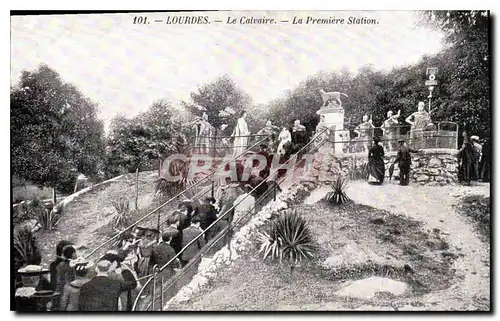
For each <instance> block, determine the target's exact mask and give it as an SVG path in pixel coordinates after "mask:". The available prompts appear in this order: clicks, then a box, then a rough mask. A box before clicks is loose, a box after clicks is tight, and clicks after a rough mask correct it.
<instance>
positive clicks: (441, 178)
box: [434, 176, 446, 182]
mask: <svg viewBox="0 0 500 321" xmlns="http://www.w3.org/2000/svg"><path fill="white" fill-rule="evenodd" d="M434 179H435V180H436V182H445V181H446V179H445V178H444V177H443V176H436V177H435V178H434Z"/></svg>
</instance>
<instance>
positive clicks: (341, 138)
mask: <svg viewBox="0 0 500 321" xmlns="http://www.w3.org/2000/svg"><path fill="white" fill-rule="evenodd" d="M316 114H318V115H324V116H325V123H326V125H327V126H328V127H330V128H332V127H333V126H335V133H334V139H335V144H334V149H335V153H343V150H344V147H345V144H347V143H348V142H349V140H350V137H349V131H348V130H344V108H343V107H342V106H338V105H333V106H332V105H329V106H327V107H322V108H321V109H320V110H318V111H317V112H316Z"/></svg>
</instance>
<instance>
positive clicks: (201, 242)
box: [182, 215, 205, 265]
mask: <svg viewBox="0 0 500 321" xmlns="http://www.w3.org/2000/svg"><path fill="white" fill-rule="evenodd" d="M200 223H201V219H200V217H199V216H197V215H195V216H193V218H192V219H191V225H190V226H189V227H188V228H187V229H185V230H184V231H182V247H183V248H184V247H186V246H187V245H188V244H189V243H190V242H191V241H193V240H194V239H195V238H196V237H198V235H200V234H202V233H203V230H202V229H201V228H200ZM203 246H205V239H204V238H203V236H201V237H199V238H198V239H197V240H196V241H194V242H193V243H192V244H191V245H190V246H189V247H188V248H186V249H185V250H184V252H183V253H182V260H183V265H185V264H187V263H188V262H189V261H190V260H192V259H193V258H194V257H195V256H196V254H198V252H199V251H200V250H201V249H202V248H203Z"/></svg>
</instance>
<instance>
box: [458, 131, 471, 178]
mask: <svg viewBox="0 0 500 321" xmlns="http://www.w3.org/2000/svg"><path fill="white" fill-rule="evenodd" d="M462 136H463V138H464V143H463V145H462V148H461V149H460V150H459V151H458V154H457V156H458V161H459V162H458V181H459V182H463V183H464V184H466V185H469V184H470V182H471V179H472V178H473V177H474V176H475V173H474V161H475V159H474V144H473V143H472V141H471V140H470V138H469V136H468V135H467V132H465V131H464V132H463V133H462Z"/></svg>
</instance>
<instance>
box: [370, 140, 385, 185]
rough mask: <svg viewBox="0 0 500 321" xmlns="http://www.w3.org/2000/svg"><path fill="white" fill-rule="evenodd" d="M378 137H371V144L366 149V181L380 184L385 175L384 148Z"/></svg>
mask: <svg viewBox="0 0 500 321" xmlns="http://www.w3.org/2000/svg"><path fill="white" fill-rule="evenodd" d="M379 142H380V138H378V137H376V136H375V137H373V146H372V147H371V148H370V150H369V151H368V182H369V183H374V184H377V185H382V183H383V182H384V177H385V163H384V148H383V147H382V146H380V145H379Z"/></svg>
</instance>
